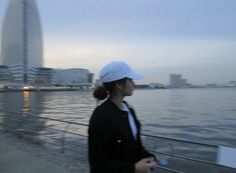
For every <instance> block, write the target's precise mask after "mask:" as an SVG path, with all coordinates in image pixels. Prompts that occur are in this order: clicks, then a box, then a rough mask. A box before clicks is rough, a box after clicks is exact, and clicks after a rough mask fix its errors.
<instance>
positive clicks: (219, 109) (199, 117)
mask: <svg viewBox="0 0 236 173" xmlns="http://www.w3.org/2000/svg"><path fill="white" fill-rule="evenodd" d="M125 99H126V100H127V101H128V102H129V103H130V104H131V105H132V106H133V107H135V110H136V113H137V116H138V118H139V120H140V121H141V123H142V133H144V134H148V135H157V136H164V137H170V138H177V139H182V140H186V141H195V142H202V143H208V144H214V145H224V146H231V147H236V137H235V136H236V107H235V103H236V88H195V89H153V90H151V89H137V90H135V91H134V94H133V96H132V97H127V98H125ZM97 104H98V103H97V101H96V100H95V99H94V98H93V96H92V91H59V92H58V91H50V92H46V91H45V92H5V93H0V109H1V118H0V123H1V124H3V126H2V127H1V128H2V129H3V130H4V128H5V130H7V128H8V129H9V128H11V127H12V124H15V125H14V128H15V127H17V129H18V130H19V131H21V130H23V129H27V128H28V127H29V126H30V124H31V123H32V120H31V119H28V118H27V117H29V116H33V117H35V118H36V121H38V122H39V125H38V127H37V133H36V134H34V135H35V136H37V137H40V136H41V135H42V134H43V133H44V129H45V127H48V126H54V125H57V128H59V129H60V128H61V129H62V130H65V128H66V129H68V128H70V129H72V131H77V130H78V129H77V127H76V126H75V127H73V126H70V127H69V126H67V127H65V125H63V123H58V122H51V121H50V122H49V121H47V119H38V120H37V117H47V118H51V119H58V120H64V121H70V122H76V123H81V124H88V121H89V119H90V116H91V114H92V111H93V110H94V108H95V107H96V105H97ZM9 112H11V113H9ZM13 112H15V113H13ZM9 117H11V118H9ZM12 117H13V118H14V119H17V122H14V123H13V122H12ZM34 121H35V120H34ZM47 133H48V132H47ZM80 133H81V132H80ZM82 133H83V134H84V135H87V129H86V128H84V129H83V131H82ZM44 134H45V133H44ZM52 134H53V132H52ZM49 136H50V134H49ZM71 138H73V136H71ZM71 140H73V139H71ZM75 140H76V139H75ZM144 143H145V145H148V147H149V148H151V149H153V150H155V149H156V148H158V147H159V148H161V147H162V146H161V145H159V144H160V143H161V142H160V141H158V140H155V141H148V140H144ZM84 144H86V140H85V143H84ZM164 145H165V148H163V150H168V151H167V152H172V150H173V145H174V146H176V145H177V144H172V143H171V142H167V143H164ZM166 146H168V147H166ZM190 148H193V147H192V146H191V147H190ZM194 150H195V149H194ZM202 150H204V152H206V153H207V152H210V151H207V149H200V151H202ZM179 151H185V152H188V153H189V152H191V149H189V147H185V146H184V145H182V144H180V146H179V147H176V148H175V153H178V152H179ZM196 151H197V152H196V153H194V152H192V156H194V155H198V154H199V152H198V151H199V150H197V149H196ZM85 153H86V152H85ZM207 157H214V158H213V159H212V158H207ZM198 158H204V159H208V160H213V161H215V160H214V159H215V155H213V156H212V155H211V156H209V155H206V156H199V157H198Z"/></svg>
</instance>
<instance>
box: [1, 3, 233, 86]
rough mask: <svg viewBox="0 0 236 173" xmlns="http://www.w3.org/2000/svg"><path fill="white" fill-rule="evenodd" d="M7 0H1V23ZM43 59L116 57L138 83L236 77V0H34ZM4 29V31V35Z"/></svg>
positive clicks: (95, 64)
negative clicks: (135, 74)
mask: <svg viewBox="0 0 236 173" xmlns="http://www.w3.org/2000/svg"><path fill="white" fill-rule="evenodd" d="M7 2H8V0H0V24H1V30H2V22H3V17H4V12H5V11H6V7H7ZM36 2H37V5H38V8H39V13H40V18H41V24H42V29H43V38H44V66H45V67H52V68H87V69H89V70H90V71H91V72H93V73H95V74H96V76H95V77H97V74H98V72H99V70H100V69H101V67H102V66H104V65H105V64H107V63H109V62H110V61H113V60H124V61H126V62H127V63H129V64H130V65H131V66H133V67H134V69H135V70H137V71H139V72H141V73H143V74H144V75H145V79H143V80H142V81H140V82H138V83H149V82H159V83H165V84H168V83H169V74H171V73H179V74H182V76H183V78H185V79H187V80H188V82H189V83H193V84H205V83H227V82H228V81H230V80H236V10H235V9H236V0H36ZM0 37H1V36H0Z"/></svg>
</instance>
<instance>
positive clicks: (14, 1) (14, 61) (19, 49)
mask: <svg viewBox="0 0 236 173" xmlns="http://www.w3.org/2000/svg"><path fill="white" fill-rule="evenodd" d="M42 56H43V46H42V31H41V24H40V19H39V14H38V11H37V6H36V3H35V0H10V1H9V4H8V8H7V11H6V14H5V18H4V22H3V27H2V40H1V57H0V62H1V63H2V65H5V66H8V67H9V68H8V69H9V70H10V73H11V74H12V78H13V80H14V82H16V83H29V81H30V80H31V79H32V74H30V71H32V70H34V69H35V68H37V67H42V66H43V57H42ZM30 78H31V79H30Z"/></svg>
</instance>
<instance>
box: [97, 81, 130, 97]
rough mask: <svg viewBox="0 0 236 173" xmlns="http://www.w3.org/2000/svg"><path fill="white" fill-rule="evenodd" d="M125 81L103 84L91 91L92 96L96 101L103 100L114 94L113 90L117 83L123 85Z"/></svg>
mask: <svg viewBox="0 0 236 173" xmlns="http://www.w3.org/2000/svg"><path fill="white" fill-rule="evenodd" d="M126 80H127V78H122V79H119V80H116V81H112V82H107V83H103V86H99V87H97V88H96V89H95V90H94V91H93V96H94V97H95V98H96V99H98V100H104V99H105V98H107V96H108V95H112V94H113V93H114V88H115V85H116V84H117V83H118V84H125V82H126Z"/></svg>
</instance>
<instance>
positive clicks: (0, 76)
mask: <svg viewBox="0 0 236 173" xmlns="http://www.w3.org/2000/svg"><path fill="white" fill-rule="evenodd" d="M12 80H13V77H12V74H11V73H10V70H9V68H8V67H7V66H5V65H0V83H3V84H4V83H10V82H12Z"/></svg>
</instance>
